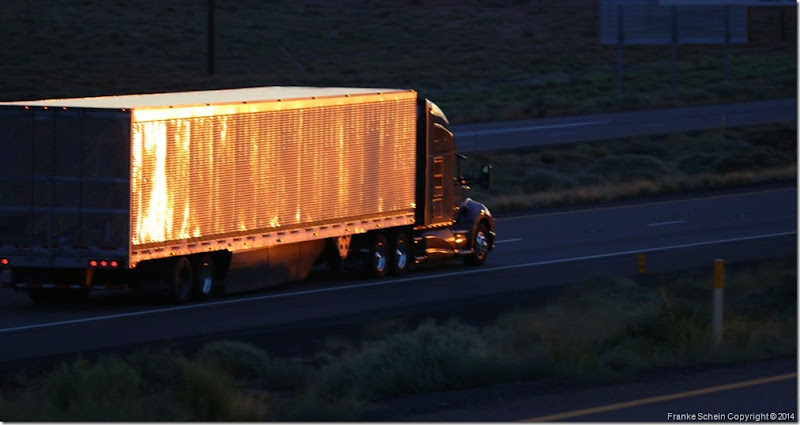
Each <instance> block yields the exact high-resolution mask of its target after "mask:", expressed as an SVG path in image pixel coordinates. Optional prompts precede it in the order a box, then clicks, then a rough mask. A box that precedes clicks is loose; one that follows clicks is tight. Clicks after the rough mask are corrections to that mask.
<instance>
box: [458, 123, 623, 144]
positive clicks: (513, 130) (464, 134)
mask: <svg viewBox="0 0 800 425" xmlns="http://www.w3.org/2000/svg"><path fill="white" fill-rule="evenodd" d="M598 124H608V121H587V122H576V123H568V124H551V125H535V126H531V127H512V128H497V129H493V130H472V131H469V130H461V131H459V132H457V133H456V137H460V138H462V139H463V138H467V137H469V136H486V135H489V134H507V133H520V132H524V131H536V130H548V129H551V128H567V127H585V126H587V125H598ZM459 143H461V142H459Z"/></svg>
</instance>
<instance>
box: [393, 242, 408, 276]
mask: <svg viewBox="0 0 800 425" xmlns="http://www.w3.org/2000/svg"><path fill="white" fill-rule="evenodd" d="M392 242H393V243H392V252H391V253H390V255H389V259H390V261H391V262H390V270H389V271H390V272H391V274H393V275H402V274H405V272H407V271H408V267H409V264H410V263H409V259H410V257H411V250H410V249H409V245H408V236H406V233H405V232H402V231H401V232H397V234H396V235H395V237H394V240H393V241H392Z"/></svg>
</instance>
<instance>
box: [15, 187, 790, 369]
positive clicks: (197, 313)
mask: <svg viewBox="0 0 800 425" xmlns="http://www.w3.org/2000/svg"><path fill="white" fill-rule="evenodd" d="M796 206H797V191H796V188H787V189H774V190H767V191H755V192H749V193H736V194H727V195H719V196H711V197H703V198H694V199H677V200H671V201H662V202H652V203H643V204H630V205H619V206H611V207H605V208H596V209H582V210H573V211H562V212H550V213H545V214H532V215H519V216H509V217H501V218H499V219H498V233H499V243H498V245H497V249H496V250H495V251H494V252H493V253H492V255H491V257H490V260H489V261H488V263H487V264H486V265H485V266H484V267H480V268H465V267H460V266H458V267H456V266H450V265H443V266H439V267H432V268H426V269H424V270H420V271H416V272H413V273H410V274H409V275H408V276H405V277H400V278H391V279H385V280H380V281H375V280H349V279H342V278H332V277H330V276H327V275H325V274H316V275H315V277H314V278H312V279H311V280H309V281H307V282H303V283H299V284H294V285H289V286H286V287H283V288H280V289H278V290H273V291H268V292H257V293H252V294H247V295H240V296H232V297H227V298H223V299H220V300H215V301H212V302H208V303H202V304H188V305H184V306H177V307H176V306H169V305H160V304H157V303H153V302H148V301H142V300H140V299H135V298H130V297H122V296H119V295H110V294H109V295H105V296H103V295H101V294H98V296H94V297H93V298H92V299H90V301H89V302H88V303H87V304H85V305H78V306H69V305H67V306H38V305H34V304H32V303H31V302H30V301H29V300H28V298H27V296H26V295H25V294H19V293H12V292H4V293H3V295H2V297H1V298H0V347H3V348H2V349H1V350H0V361H10V360H19V359H26V358H34V357H41V356H50V355H59V354H68V353H74V352H78V351H91V350H101V349H110V348H114V347H120V346H130V345H140V344H153V343H162V342H164V341H176V340H181V339H192V338H195V339H204V338H208V339H214V338H220V337H235V336H242V335H249V337H253V335H256V337H257V335H258V334H260V333H271V332H272V333H274V332H282V331H285V332H287V334H291V332H292V331H293V330H297V329H306V328H315V327H316V328H319V327H322V326H325V325H328V324H331V323H334V322H336V321H337V320H350V319H352V318H353V317H356V316H358V317H359V319H358V320H362V319H363V320H372V319H374V318H381V317H387V315H392V314H397V315H399V314H405V313H408V314H412V313H415V314H426V313H427V312H433V311H440V310H443V309H445V310H446V309H447V308H449V307H448V306H451V307H452V306H456V307H457V306H459V305H467V304H470V303H471V304H473V307H474V304H480V303H484V302H486V303H488V302H489V301H490V300H491V299H497V300H500V301H498V302H512V303H513V302H514V300H517V299H520V298H524V297H526V296H527V297H531V296H534V297H535V296H536V291H537V290H539V289H541V288H545V287H548V286H553V285H560V284H563V283H568V282H574V281H579V280H582V279H585V278H586V277H588V276H591V275H592V274H633V273H635V272H636V269H637V259H636V254H638V253H647V260H648V269H649V270H650V271H651V272H659V271H666V270H674V269H676V268H683V267H694V266H703V265H708V266H709V268H710V266H711V264H712V261H713V259H714V258H724V259H726V260H728V261H729V262H736V261H743V260H750V259H757V258H769V257H772V256H790V255H796V250H797V238H796V231H797V211H796ZM456 307H452V308H456ZM354 320H355V319H354Z"/></svg>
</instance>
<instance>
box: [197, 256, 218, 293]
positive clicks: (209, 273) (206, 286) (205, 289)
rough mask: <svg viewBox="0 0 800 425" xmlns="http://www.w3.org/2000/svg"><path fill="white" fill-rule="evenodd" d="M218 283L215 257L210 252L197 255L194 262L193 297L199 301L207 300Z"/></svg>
mask: <svg viewBox="0 0 800 425" xmlns="http://www.w3.org/2000/svg"><path fill="white" fill-rule="evenodd" d="M216 284H217V279H216V275H215V271H214V260H213V258H211V256H210V255H208V254H205V255H201V256H199V257H197V258H196V260H195V263H194V283H193V285H192V298H193V299H195V300H198V301H205V300H207V299H209V298H211V294H212V293H213V291H214V287H215V286H216Z"/></svg>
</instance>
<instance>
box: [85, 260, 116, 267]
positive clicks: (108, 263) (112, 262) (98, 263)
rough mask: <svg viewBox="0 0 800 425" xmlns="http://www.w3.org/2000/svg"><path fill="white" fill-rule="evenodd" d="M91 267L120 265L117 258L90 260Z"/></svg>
mask: <svg viewBox="0 0 800 425" xmlns="http://www.w3.org/2000/svg"><path fill="white" fill-rule="evenodd" d="M89 267H114V268H116V267H119V261H117V260H89Z"/></svg>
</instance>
